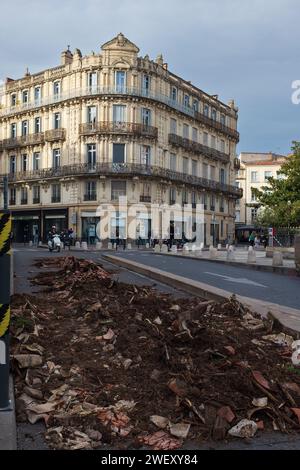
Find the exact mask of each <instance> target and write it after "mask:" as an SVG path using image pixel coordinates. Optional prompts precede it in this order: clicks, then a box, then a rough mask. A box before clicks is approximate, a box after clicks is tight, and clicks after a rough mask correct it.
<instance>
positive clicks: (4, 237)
mask: <svg viewBox="0 0 300 470" xmlns="http://www.w3.org/2000/svg"><path fill="white" fill-rule="evenodd" d="M10 234H11V217H10V214H9V212H0V279H1V281H0V411H7V410H9V409H10V400H9V323H10Z"/></svg>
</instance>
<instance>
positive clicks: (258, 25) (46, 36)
mask: <svg viewBox="0 0 300 470" xmlns="http://www.w3.org/2000/svg"><path fill="white" fill-rule="evenodd" d="M299 7H300V2H299V0H151V1H149V0H114V1H111V0H84V1H83V0H14V1H13V2H12V1H11V0H9V1H8V0H0V16H1V19H2V21H1V28H0V81H1V80H5V78H6V77H11V78H20V77H22V76H24V73H25V70H26V67H28V68H29V71H30V72H31V73H36V72H39V71H40V70H43V69H47V68H49V67H54V66H56V65H59V64H60V53H61V51H63V50H64V49H66V47H67V45H68V44H70V45H71V50H74V49H75V48H79V49H80V50H81V51H82V53H83V54H89V53H90V52H91V51H95V52H100V47H101V44H103V43H104V42H106V41H108V40H110V39H112V38H113V37H114V36H116V35H117V34H118V33H119V32H123V33H124V34H125V36H126V37H128V39H130V40H131V41H132V42H134V43H135V44H136V45H137V46H138V47H139V48H140V49H141V51H140V55H142V56H145V55H146V54H149V56H150V58H151V59H155V58H156V57H157V55H158V54H159V53H162V54H163V57H164V61H165V62H167V63H168V64H169V69H170V70H171V71H172V72H174V73H176V74H177V75H179V76H181V77H182V78H184V79H186V80H191V81H192V83H193V84H195V85H196V86H198V87H199V88H201V89H202V90H204V91H206V92H207V93H210V94H218V95H219V98H220V99H221V100H222V101H224V102H225V103H227V102H228V101H229V100H230V99H231V98H234V99H235V101H236V103H237V106H238V107H239V123H238V128H239V131H240V134H241V140H240V144H239V146H238V152H240V151H244V152H246V151H252V152H269V151H273V152H276V153H288V152H289V150H290V147H291V143H292V141H293V140H300V104H298V105H296V104H293V103H292V99H291V97H292V93H293V90H292V82H293V81H295V80H300V28H299V24H300V8H299Z"/></svg>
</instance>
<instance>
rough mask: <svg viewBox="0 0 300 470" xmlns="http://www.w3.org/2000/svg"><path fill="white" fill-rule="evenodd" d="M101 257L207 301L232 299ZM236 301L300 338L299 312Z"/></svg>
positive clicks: (180, 278)
mask: <svg viewBox="0 0 300 470" xmlns="http://www.w3.org/2000/svg"><path fill="white" fill-rule="evenodd" d="M102 257H103V259H105V260H107V261H110V262H111V263H113V264H116V265H118V266H120V267H123V268H126V269H129V270H131V271H134V272H137V273H139V274H142V275H144V276H147V277H150V278H151V279H154V280H156V281H159V282H162V283H163V284H167V285H170V286H172V287H175V288H178V289H180V290H183V291H185V292H189V293H190V294H193V295H196V296H198V297H201V298H204V299H207V300H215V301H222V300H228V299H230V297H232V295H233V294H232V292H229V291H226V290H223V289H219V288H217V287H213V286H211V285H209V284H204V283H203V282H199V281H194V280H192V279H189V278H186V277H183V276H177V275H175V274H171V273H168V272H166V271H162V270H160V269H157V268H152V267H148V266H146V265H144V264H140V263H136V262H135V261H129V260H127V259H124V258H119V257H117V256H112V255H103V256H102ZM236 298H237V300H238V301H239V302H241V303H242V304H244V305H245V306H246V307H248V308H249V309H250V310H251V311H253V312H256V313H258V314H259V315H261V316H262V317H264V318H271V319H273V320H274V321H275V322H278V323H279V324H280V326H281V328H282V330H283V331H285V332H286V333H288V334H292V335H293V336H294V337H296V338H297V339H298V338H300V310H297V309H294V308H290V307H286V306H284V305H278V304H273V303H271V302H265V301H263V300H259V299H253V298H250V297H244V296H241V295H236Z"/></svg>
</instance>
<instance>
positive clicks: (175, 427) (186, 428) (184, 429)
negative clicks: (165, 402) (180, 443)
mask: <svg viewBox="0 0 300 470" xmlns="http://www.w3.org/2000/svg"><path fill="white" fill-rule="evenodd" d="M190 427H191V425H190V424H186V423H178V424H172V423H171V424H170V433H171V434H172V436H175V437H179V438H181V439H186V438H187V436H188V433H189V432H190Z"/></svg>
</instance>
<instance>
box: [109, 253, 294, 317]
mask: <svg viewBox="0 0 300 470" xmlns="http://www.w3.org/2000/svg"><path fill="white" fill-rule="evenodd" d="M113 254H114V255H117V256H120V257H125V258H127V259H128V260H132V261H136V262H137V263H141V264H145V265H147V266H151V267H154V268H158V269H161V270H162V271H166V272H170V273H172V274H177V275H179V276H183V277H187V278H188V279H193V280H195V281H199V282H204V283H205V284H209V285H211V286H215V287H218V288H219V289H224V290H227V291H230V292H232V293H234V294H240V295H243V296H246V297H251V298H255V299H260V300H265V301H267V302H273V303H276V304H280V305H286V306H288V307H292V308H297V309H300V277H294V276H287V275H282V274H277V273H270V272H264V271H256V270H252V269H245V268H240V267H236V266H228V265H225V264H220V263H218V262H215V263H213V262H211V261H204V260H193V259H186V258H179V257H172V256H169V255H165V256H164V255H155V254H153V253H145V252H136V251H134V252H128V251H126V252H122V251H119V252H117V253H113Z"/></svg>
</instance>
